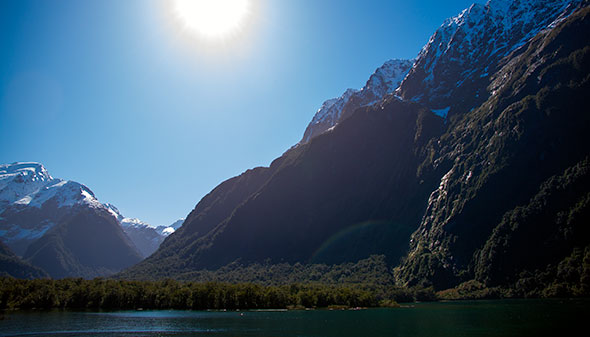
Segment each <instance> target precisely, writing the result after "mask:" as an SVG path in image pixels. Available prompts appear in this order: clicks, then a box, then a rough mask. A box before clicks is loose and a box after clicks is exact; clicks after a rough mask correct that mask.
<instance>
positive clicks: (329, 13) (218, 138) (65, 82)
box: [0, 0, 481, 225]
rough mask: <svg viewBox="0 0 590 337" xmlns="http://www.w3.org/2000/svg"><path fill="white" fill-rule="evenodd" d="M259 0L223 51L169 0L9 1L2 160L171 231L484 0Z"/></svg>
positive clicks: (1, 10) (0, 114) (2, 44)
mask: <svg viewBox="0 0 590 337" xmlns="http://www.w3.org/2000/svg"><path fill="white" fill-rule="evenodd" d="M251 2H252V3H253V4H252V6H251V13H250V17H249V20H247V22H246V23H245V24H244V27H243V28H244V29H243V30H242V31H240V32H237V33H236V34H234V36H233V37H232V38H231V39H227V40H224V41H223V42H219V41H218V42H211V41H204V40H203V39H202V38H199V37H198V36H196V35H195V34H192V33H191V32H189V31H188V30H187V29H185V28H184V27H183V26H182V24H181V23H180V22H179V20H178V18H177V17H176V16H175V15H174V11H173V10H172V1H164V0H154V1H149V0H125V1H122V0H100V1H99V0H96V1H90V0H89V1H80V0H31V1H26V0H14V1H10V0H0V163H11V162H15V161H36V162H41V163H42V164H44V165H45V167H46V168H47V169H48V170H49V172H50V173H51V174H52V175H53V176H54V177H58V178H63V179H69V180H74V181H77V182H80V183H83V184H85V185H87V186H88V187H89V188H90V189H92V190H93V191H94V193H95V194H96V196H97V197H98V199H99V200H100V201H101V202H110V203H113V204H114V205H116V206H117V207H118V208H119V209H120V210H121V212H122V213H123V214H124V215H125V216H127V217H138V218H140V219H142V220H144V221H147V222H149V223H151V224H153V225H158V224H170V223H172V222H173V221H175V220H176V219H178V218H180V217H185V216H186V215H187V214H188V213H189V212H190V211H191V210H192V209H193V208H194V206H195V205H196V204H197V202H198V201H199V200H200V199H201V198H202V197H203V196H204V195H206V194H207V193H208V192H209V191H211V189H213V188H214V187H215V186H216V185H218V184H219V183H220V182H222V181H224V180H226V179H228V178H230V177H232V176H235V175H238V174H240V173H241V172H243V171H245V170H246V169H248V168H252V167H256V166H268V165H269V164H270V162H271V161H272V160H273V159H274V158H276V157H278V156H280V155H281V154H282V153H283V152H284V151H285V150H287V149H288V148H289V147H291V146H292V145H294V144H295V143H297V142H298V141H299V140H300V139H301V137H302V135H303V132H304V130H305V127H306V126H307V124H308V123H309V121H310V120H311V118H312V117H313V115H314V113H315V111H316V110H317V109H318V108H319V107H320V106H321V104H322V102H323V101H324V100H326V99H329V98H332V97H336V96H339V95H340V94H341V93H342V92H343V91H344V90H345V89H346V88H360V87H362V86H363V85H364V83H365V81H366V80H367V79H368V77H369V76H370V74H371V73H372V72H373V71H374V70H375V69H376V68H377V67H379V66H380V65H382V64H383V62H385V61H387V60H388V59H392V58H414V57H416V55H417V54H418V52H419V51H420V49H421V48H422V46H423V45H424V44H426V42H427V41H428V39H429V37H430V35H431V34H432V33H433V32H434V31H435V30H436V28H438V27H439V26H440V25H441V24H442V22H443V21H444V19H445V18H448V17H451V16H454V15H456V14H458V13H459V12H460V11H461V10H462V9H464V8H467V7H468V6H469V5H470V4H471V3H473V2H474V1H473V0H467V1H464V0H450V1H439V0H426V1H408V0H404V1H402V0H383V1H377V0H357V1H342V0H257V1H255V0H251ZM478 2H481V1H478Z"/></svg>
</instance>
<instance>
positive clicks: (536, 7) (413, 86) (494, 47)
mask: <svg viewBox="0 0 590 337" xmlns="http://www.w3.org/2000/svg"><path fill="white" fill-rule="evenodd" d="M581 3H582V0H568V1H562V0H545V1H533V0H490V1H488V2H487V3H486V5H481V4H473V5H471V6H470V7H469V8H467V9H465V10H464V11H462V12H461V13H460V14H459V15H457V16H455V17H452V18H449V19H447V20H445V21H444V23H443V24H442V25H441V26H440V27H439V28H438V29H437V30H436V32H435V33H434V34H433V35H432V36H431V37H430V40H429V41H428V43H427V44H426V45H425V46H424V47H423V48H422V50H421V51H420V53H419V55H418V58H417V59H416V62H415V64H414V66H413V67H412V69H411V70H410V72H409V74H408V76H407V77H406V79H405V80H404V81H403V83H402V84H401V86H400V88H399V90H398V91H397V94H398V95H400V96H401V97H403V98H404V99H406V100H412V101H416V102H420V103H422V104H424V105H426V106H427V107H429V108H430V109H447V110H448V109H449V108H450V110H451V111H463V112H466V111H469V110H470V109H471V108H473V107H474V106H477V105H479V104H481V103H482V102H483V101H484V100H485V99H486V97H487V96H488V93H487V91H486V88H487V86H488V85H489V84H490V82H489V81H490V78H489V74H493V73H495V71H497V70H498V67H499V66H500V63H501V61H502V60H503V59H504V58H505V57H507V56H508V55H509V54H510V53H512V52H514V51H515V50H517V49H518V48H519V47H521V46H522V45H524V44H525V43H526V42H527V41H529V40H530V39H531V38H532V37H533V36H535V35H536V34H537V33H538V32H540V31H541V30H543V29H545V28H547V27H550V25H551V24H553V22H554V20H556V18H557V19H563V18H565V17H567V15H569V14H571V13H572V12H573V10H574V9H575V8H577V7H578V6H579V5H580V4H581ZM457 96H461V97H468V98H469V99H465V100H464V101H461V102H458V100H457V99H456V97H457Z"/></svg>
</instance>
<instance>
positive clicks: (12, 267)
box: [0, 241, 49, 279]
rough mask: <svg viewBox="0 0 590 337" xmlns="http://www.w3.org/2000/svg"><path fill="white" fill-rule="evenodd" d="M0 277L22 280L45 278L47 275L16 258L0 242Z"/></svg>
mask: <svg viewBox="0 0 590 337" xmlns="http://www.w3.org/2000/svg"><path fill="white" fill-rule="evenodd" d="M0 277H14V278H23V279H34V278H46V277H49V275H47V273H46V272H45V271H43V270H41V269H39V268H37V267H34V266H32V265H31V264H30V263H27V262H26V261H23V260H22V259H21V258H20V257H18V256H16V254H14V253H13V252H12V251H11V250H10V248H8V246H6V245H5V244H4V243H2V242H1V241H0Z"/></svg>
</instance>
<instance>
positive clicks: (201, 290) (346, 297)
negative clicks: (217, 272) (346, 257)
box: [0, 278, 397, 310]
mask: <svg viewBox="0 0 590 337" xmlns="http://www.w3.org/2000/svg"><path fill="white" fill-rule="evenodd" d="M377 306H389V307H391V306H397V303H396V302H395V301H393V300H386V299H379V298H377V297H376V296H375V295H374V294H373V293H371V292H370V291H368V290H366V289H362V288H361V287H358V286H357V287H347V286H331V285H321V284H292V285H284V286H261V285H257V284H252V283H241V284H229V283H220V282H207V283H195V282H179V281H175V280H171V279H168V280H163V281H155V282H151V281H122V280H109V279H102V278H96V279H94V280H84V279H82V278H76V279H73V278H68V279H62V280H50V279H36V280H19V279H14V278H0V309H54V308H59V309H78V310H79V309H94V310H96V309H104V310H112V309H183V310H186V309H190V310H205V309H228V310H235V309H303V308H354V307H377Z"/></svg>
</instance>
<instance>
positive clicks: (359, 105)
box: [121, 0, 590, 289]
mask: <svg viewBox="0 0 590 337" xmlns="http://www.w3.org/2000/svg"><path fill="white" fill-rule="evenodd" d="M589 13H590V10H589V9H588V3H587V2H582V1H524V0H523V1H518V0H515V1H508V0H505V1H495V0H494V1H490V2H488V3H487V4H486V5H473V6H471V7H470V8H469V9H467V10H465V11H464V12H462V13H461V14H460V15H459V16H457V17H455V18H452V19H450V20H448V21H446V22H445V23H444V24H443V26H442V27H441V28H440V29H439V30H437V31H436V32H435V34H434V35H433V36H432V38H431V39H430V41H429V43H428V44H427V45H426V46H425V47H424V48H423V50H422V51H421V52H420V54H419V56H418V58H417V59H416V61H415V62H414V63H413V66H412V68H411V70H410V71H409V72H408V75H407V76H406V77H405V79H404V80H403V81H402V83H401V85H400V86H399V89H397V91H395V93H394V92H393V91H391V92H390V91H388V90H385V91H383V92H385V94H383V93H382V94H380V95H381V97H379V98H376V99H375V101H373V100H372V99H369V98H368V97H369V96H371V95H369V94H368V93H369V92H370V90H369V89H368V88H370V86H369V82H371V80H370V81H369V82H368V84H367V86H366V87H365V89H363V90H361V91H358V92H357V91H349V92H347V93H346V94H345V95H343V96H342V97H341V98H339V99H337V100H333V101H329V102H327V103H326V104H324V106H323V107H322V109H320V111H321V112H322V114H319V112H318V114H319V115H316V116H317V119H316V118H315V117H314V120H316V121H323V120H326V121H328V122H326V125H331V126H329V128H331V131H329V132H326V130H327V129H325V130H321V128H318V129H317V130H320V131H317V132H316V131H314V132H315V133H314V132H312V131H310V133H308V132H307V131H306V135H307V136H309V137H304V139H303V141H302V142H301V143H300V144H299V145H298V146H296V147H293V148H292V149H290V150H289V151H287V152H286V153H285V154H284V155H283V156H281V157H280V158H278V159H276V160H275V161H274V162H273V163H272V164H271V165H270V167H268V168H256V169H253V170H248V171H246V172H244V173H243V174H242V175H240V176H238V177H234V178H232V179H229V180H227V181H225V182H223V183H222V184H220V185H219V186H218V187H216V188H215V189H214V190H213V191H212V192H211V193H209V194H208V195H207V196H205V197H204V198H203V199H202V200H201V201H200V202H199V203H198V204H197V206H196V207H195V209H194V210H193V211H192V212H191V214H189V216H188V217H187V219H186V221H185V222H184V225H183V226H182V227H181V228H180V229H179V230H178V231H176V232H175V233H174V234H172V235H170V236H169V237H168V238H167V239H166V240H165V241H164V243H163V244H162V245H161V246H160V248H159V249H158V251H156V252H155V253H154V254H153V255H152V256H151V257H149V258H148V259H146V260H145V261H143V262H142V263H140V264H138V265H136V266H134V267H133V268H130V269H128V270H126V271H125V272H123V273H122V274H121V276H123V277H131V278H157V277H170V276H172V277H181V275H183V274H186V273H189V272H191V271H196V270H201V269H215V268H218V267H220V266H223V265H226V264H228V263H230V262H233V261H236V260H240V261H241V262H243V263H251V262H259V263H275V262H301V263H306V262H326V263H338V262H343V261H357V260H360V259H362V258H366V257H368V256H369V255H370V254H385V255H386V256H387V261H388V263H389V264H390V265H392V266H395V276H396V280H397V282H398V283H399V284H400V285H406V286H413V285H424V286H428V285H433V286H434V287H435V289H443V288H447V287H451V286H454V285H457V284H459V283H461V282H463V281H467V280H472V279H475V280H477V281H480V282H482V283H484V284H485V285H490V286H493V285H508V284H513V283H518V284H525V283H526V284H531V282H532V281H531V280H530V278H529V276H527V275H530V274H535V273H536V271H542V272H543V275H548V276H544V277H545V278H544V279H536V280H534V281H535V282H540V283H542V282H549V283H550V282H552V280H555V279H557V278H563V279H568V280H570V281H571V280H574V281H572V282H577V283H579V284H582V283H584V282H587V283H589V281H588V280H590V268H587V266H586V265H587V263H586V262H583V261H585V260H584V259H585V258H584V256H590V232H589V230H588V228H587V226H585V224H587V221H588V219H589V218H590V217H589V212H590V202H589V201H588V200H590V195H589V194H588V191H589V190H590V188H589V187H590V186H588V180H589V176H588V172H589V170H588V168H589V164H588V161H589V160H590V159H588V158H589V157H590V149H589V148H588V146H585V144H586V143H587V141H586V130H588V128H589V127H590V117H589V115H588V114H587V113H586V110H587V109H586V108H585V106H586V103H585V98H586V96H587V94H588V93H590V87H589V85H590V81H589V74H590V47H589V46H590V38H589V37H588V36H587V34H585V35H584V34H580V32H586V31H590V30H589V28H590V27H589V26H590V17H589V15H590V14H589ZM394 86H395V85H394V84H392V85H391V86H390V88H392V87H394ZM392 90H395V88H393V89H392ZM363 92H366V93H367V94H366V95H365V96H363V97H367V98H363V99H361V98H358V100H355V97H360V96H358V95H360V94H362V93H363ZM364 99H366V101H364ZM324 117H325V118H324ZM322 118H323V119H322ZM334 122H336V123H335V124H334ZM312 124H313V121H312ZM316 124H321V123H316ZM310 125H311V124H310ZM308 130H309V127H308ZM586 252H587V253H586ZM556 266H558V267H556ZM523 280H524V281H523ZM519 282H520V283H519ZM584 284H585V283H584ZM588 289H590V284H589V285H588Z"/></svg>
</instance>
